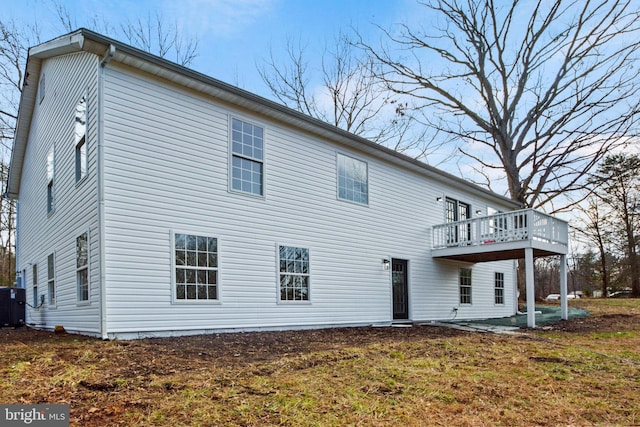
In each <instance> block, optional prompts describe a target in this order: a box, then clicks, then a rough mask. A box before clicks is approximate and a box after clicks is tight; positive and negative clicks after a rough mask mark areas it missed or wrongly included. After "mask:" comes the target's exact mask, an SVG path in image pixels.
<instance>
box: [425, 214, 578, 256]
mask: <svg viewBox="0 0 640 427" xmlns="http://www.w3.org/2000/svg"><path fill="white" fill-rule="evenodd" d="M522 240H537V241H541V242H545V243H551V244H561V245H567V244H568V224H567V223H566V222H565V221H563V220H560V219H558V218H554V217H553V216H551V215H547V214H545V213H542V212H539V211H536V210H534V209H523V210H519V211H511V212H504V213H499V214H496V215H488V216H482V217H477V218H472V219H467V220H464V221H456V222H450V223H447V224H439V225H435V226H434V227H433V248H434V249H440V248H448V247H456V246H473V245H489V244H494V243H503V242H515V241H522Z"/></svg>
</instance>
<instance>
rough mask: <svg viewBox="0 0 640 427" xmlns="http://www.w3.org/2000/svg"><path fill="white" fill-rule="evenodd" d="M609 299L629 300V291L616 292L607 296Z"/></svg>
mask: <svg viewBox="0 0 640 427" xmlns="http://www.w3.org/2000/svg"><path fill="white" fill-rule="evenodd" d="M609 298H631V290H629V289H625V290H622V291H617V292H614V293H612V294H611V295H609Z"/></svg>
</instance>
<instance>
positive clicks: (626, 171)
mask: <svg viewBox="0 0 640 427" xmlns="http://www.w3.org/2000/svg"><path fill="white" fill-rule="evenodd" d="M590 182H591V183H592V184H593V185H594V186H595V187H596V189H595V192H594V194H596V195H597V197H598V199H599V200H600V201H601V202H604V203H605V204H606V205H607V206H608V207H610V208H611V215H612V217H614V218H615V219H616V223H617V227H618V228H617V230H616V229H614V230H613V231H617V232H618V233H619V235H620V236H621V241H622V242H623V243H622V245H621V246H622V247H623V248H624V249H625V252H626V255H627V260H628V264H629V270H630V273H631V295H632V296H634V297H640V262H639V261H640V260H639V259H638V253H637V248H638V243H639V238H640V236H639V235H638V229H639V228H640V156H638V155H627V154H614V155H610V156H607V157H606V158H605V159H604V160H603V161H602V163H601V164H600V165H599V166H598V169H597V171H596V173H595V174H594V175H593V176H592V177H591V180H590ZM614 226H615V225H614Z"/></svg>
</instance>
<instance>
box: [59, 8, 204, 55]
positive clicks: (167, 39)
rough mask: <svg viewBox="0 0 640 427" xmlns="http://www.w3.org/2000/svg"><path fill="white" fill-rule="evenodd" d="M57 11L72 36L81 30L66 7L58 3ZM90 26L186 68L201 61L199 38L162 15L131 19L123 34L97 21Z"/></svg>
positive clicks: (95, 19)
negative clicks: (187, 32)
mask: <svg viewBox="0 0 640 427" xmlns="http://www.w3.org/2000/svg"><path fill="white" fill-rule="evenodd" d="M55 9H56V13H57V15H58V20H59V22H60V23H61V25H62V26H63V27H64V28H65V29H66V30H67V31H69V32H71V31H74V30H76V29H77V28H78V27H79V26H78V24H77V23H76V21H75V20H74V19H73V18H72V17H71V14H70V13H69V10H68V9H67V8H66V7H65V6H64V5H63V4H61V3H56V4H55ZM86 25H87V27H89V28H90V29H93V30H95V31H98V32H102V33H104V34H107V35H112V36H113V37H116V38H118V37H119V36H122V37H124V39H125V40H126V42H127V43H129V44H130V45H132V46H135V47H137V48H139V49H141V50H144V51H145V52H149V53H153V54H155V55H158V56H160V57H162V58H167V59H173V60H174V61H175V62H176V63H178V64H180V65H183V66H188V65H190V64H191V63H192V62H193V60H194V59H196V58H197V57H198V39H197V37H195V36H187V35H186V34H185V32H183V31H181V29H180V27H179V25H178V23H177V22H173V23H168V22H167V21H166V20H165V18H164V17H163V16H162V14H161V13H159V12H155V13H154V14H153V15H152V14H151V13H149V14H148V15H147V17H146V18H144V19H143V18H136V19H133V20H129V19H128V20H127V21H126V22H124V23H122V24H120V26H119V30H118V29H116V28H114V27H113V26H112V25H111V24H109V23H107V22H104V21H100V20H99V19H98V18H97V17H94V18H93V19H92V20H91V22H89V23H88V24H86Z"/></svg>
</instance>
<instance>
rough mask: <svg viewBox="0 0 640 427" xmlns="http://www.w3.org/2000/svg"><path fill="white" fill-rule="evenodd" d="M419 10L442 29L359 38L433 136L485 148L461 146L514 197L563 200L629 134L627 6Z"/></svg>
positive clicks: (639, 86)
mask: <svg viewBox="0 0 640 427" xmlns="http://www.w3.org/2000/svg"><path fill="white" fill-rule="evenodd" d="M424 5H425V7H427V8H429V9H430V10H431V11H432V12H433V13H434V14H435V16H438V17H440V18H443V22H444V23H445V24H444V25H441V26H440V27H437V28H435V30H434V28H433V27H431V28H429V29H428V30H424V31H422V30H420V29H417V28H409V27H408V26H406V25H400V26H398V27H396V28H395V29H394V30H393V31H392V30H385V29H383V32H384V34H385V36H386V38H387V40H388V41H389V44H388V45H386V46H385V45H382V46H380V47H373V46H371V45H370V44H367V43H365V42H364V41H363V40H362V39H361V40H360V41H359V45H360V46H361V47H363V48H364V49H366V50H367V51H368V52H369V54H370V55H371V56H372V57H373V58H374V59H375V60H376V61H379V63H380V64H381V67H380V68H379V69H377V70H376V71H377V76H378V77H379V78H381V79H383V80H384V81H385V82H386V85H387V87H388V88H389V89H390V90H392V91H393V92H394V93H396V94H399V95H402V96H410V97H412V98H413V99H414V101H415V102H416V104H417V105H418V107H420V108H422V109H424V110H425V111H429V113H425V115H426V114H429V115H431V116H438V117H440V118H441V120H440V122H439V123H438V130H439V131H440V132H442V133H446V134H448V135H450V136H451V138H458V139H459V141H460V143H461V144H462V145H471V144H473V145H472V146H475V144H481V145H483V146H485V147H486V148H488V150H486V152H484V153H483V154H482V155H481V156H480V155H478V154H472V153H476V151H475V150H474V149H462V150H461V153H462V154H463V155H464V156H466V157H467V158H468V159H469V160H471V161H472V162H474V163H475V164H477V165H478V166H479V167H478V168H476V169H478V170H484V171H486V168H488V167H491V168H500V169H501V170H503V171H504V173H505V175H506V177H507V182H508V193H509V195H510V196H511V197H512V198H513V199H515V200H518V201H520V202H522V203H524V204H526V205H527V206H532V207H545V206H546V207H549V206H551V204H552V203H553V204H555V202H557V201H559V200H560V199H565V196H566V194H567V192H571V191H575V190H578V189H580V188H582V187H583V186H584V184H585V174H586V173H588V172H589V171H591V170H593V169H595V167H596V166H597V165H598V162H599V161H600V160H601V159H602V158H603V156H605V155H606V153H607V152H610V151H611V150H613V149H615V148H616V147H618V146H620V145H622V144H624V143H626V142H627V141H628V140H629V137H630V136H634V135H637V134H638V130H637V125H638V119H639V118H640V109H639V107H638V102H637V99H638V98H639V97H640V81H639V79H638V75H637V71H636V70H637V67H638V65H639V64H638V62H639V58H638V52H640V12H639V11H638V10H637V8H635V7H634V6H633V5H632V3H631V2H630V1H628V0H614V1H607V0H598V1H586V2H580V1H577V0H564V1H563V0H560V1H556V2H544V1H542V0H538V1H536V2H518V1H514V2H512V3H511V4H510V5H508V6H502V5H500V6H498V5H496V4H494V2H493V1H492V0H482V1H474V0H463V1H455V0H434V1H433V2H429V3H427V4H424ZM523 16H528V18H527V20H526V21H524V22H525V23H526V26H523V25H515V24H514V23H516V22H523V20H522V17H523ZM479 175H480V176H484V177H485V179H486V178H487V176H486V173H480V174H479ZM485 185H486V184H485ZM567 202H568V203H571V202H570V201H568V200H567ZM554 209H555V207H554ZM558 209H561V206H558Z"/></svg>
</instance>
